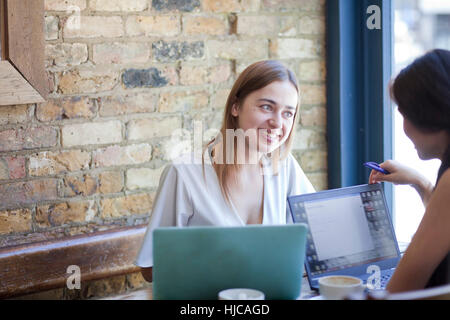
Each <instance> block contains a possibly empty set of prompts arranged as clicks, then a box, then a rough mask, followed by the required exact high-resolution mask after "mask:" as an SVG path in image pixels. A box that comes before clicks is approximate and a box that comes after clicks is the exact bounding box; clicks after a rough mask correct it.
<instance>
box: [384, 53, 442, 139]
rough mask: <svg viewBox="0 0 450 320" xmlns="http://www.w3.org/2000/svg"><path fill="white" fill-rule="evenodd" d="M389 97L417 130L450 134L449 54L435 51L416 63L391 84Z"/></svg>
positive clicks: (403, 71) (420, 58) (404, 70)
mask: <svg viewBox="0 0 450 320" xmlns="http://www.w3.org/2000/svg"><path fill="white" fill-rule="evenodd" d="M390 94H391V98H392V99H393V100H394V102H396V104H397V106H398V111H399V112H400V113H401V114H402V116H403V117H405V118H407V119H408V120H409V121H410V122H411V123H412V124H414V125H415V126H416V127H417V128H418V129H420V130H422V131H424V132H436V131H440V130H447V131H450V51H448V50H441V49H435V50H433V51H430V52H428V53H427V54H425V55H424V56H422V57H419V58H418V59H416V60H415V61H414V62H413V63H411V64H410V65H409V66H407V67H406V68H404V69H403V70H402V71H401V72H400V73H399V74H398V76H397V77H396V78H395V79H394V81H393V82H391V85H390Z"/></svg>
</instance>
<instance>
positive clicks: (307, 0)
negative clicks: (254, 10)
mask: <svg viewBox="0 0 450 320" xmlns="http://www.w3.org/2000/svg"><path fill="white" fill-rule="evenodd" d="M324 7H325V0H261V9H263V10H269V11H280V12H286V11H292V10H305V11H322V10H324Z"/></svg>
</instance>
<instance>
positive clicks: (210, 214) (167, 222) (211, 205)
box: [135, 154, 315, 268]
mask: <svg viewBox="0 0 450 320" xmlns="http://www.w3.org/2000/svg"><path fill="white" fill-rule="evenodd" d="M186 159H188V158H183V159H181V160H180V159H179V160H178V161H176V162H173V163H171V164H169V165H167V166H166V167H165V168H164V171H163V172H162V174H161V178H160V181H159V187H158V191H157V194H156V199H155V202H154V205H153V211H152V214H151V217H150V222H149V225H148V227H147V231H146V233H145V236H144V241H143V244H142V246H141V249H140V252H139V254H138V256H137V259H136V261H135V264H136V265H137V266H140V267H143V268H147V267H151V266H153V252H152V251H153V250H152V249H153V248H152V233H153V230H154V229H155V228H157V227H169V226H177V227H186V226H224V227H227V226H245V222H244V221H243V220H242V219H241V217H240V215H239V214H238V212H237V210H236V209H235V207H234V205H233V204H232V203H231V207H230V205H228V203H227V202H226V200H225V198H224V197H223V195H222V191H221V189H220V186H219V180H218V178H217V175H216V172H215V171H214V168H213V166H212V165H211V159H207V157H205V178H206V179H204V177H203V172H202V171H203V170H202V164H201V159H200V160H199V159H197V161H195V162H194V161H186ZM190 159H191V158H190V156H189V160H190ZM263 177H264V179H263V180H264V182H263V186H264V200H263V221H262V224H265V225H282V224H287V223H292V217H291V214H290V210H289V207H288V205H287V197H288V196H291V195H298V194H304V193H313V192H315V190H314V187H313V186H312V184H311V183H310V182H309V180H308V178H307V177H306V175H305V174H304V172H303V170H302V169H301V168H300V166H299V164H298V163H297V161H296V160H295V158H294V157H293V156H292V155H291V154H289V156H288V157H287V158H286V159H285V160H284V161H280V163H279V172H278V175H273V174H272V173H271V170H270V169H269V170H265V174H264V176H263Z"/></svg>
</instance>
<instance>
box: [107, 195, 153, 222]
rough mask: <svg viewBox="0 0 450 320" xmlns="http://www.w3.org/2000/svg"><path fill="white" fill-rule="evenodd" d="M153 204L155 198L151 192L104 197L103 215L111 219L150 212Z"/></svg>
mask: <svg viewBox="0 0 450 320" xmlns="http://www.w3.org/2000/svg"><path fill="white" fill-rule="evenodd" d="M152 206H153V199H152V197H151V196H150V195H149V194H135V195H129V196H126V197H120V198H112V199H103V200H102V201H101V202H100V207H101V217H102V218H104V219H109V218H119V217H123V216H129V215H135V214H148V213H150V211H151V209H152Z"/></svg>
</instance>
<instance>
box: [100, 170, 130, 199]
mask: <svg viewBox="0 0 450 320" xmlns="http://www.w3.org/2000/svg"><path fill="white" fill-rule="evenodd" d="M98 185H99V191H100V193H103V194H105V193H116V192H121V191H122V189H123V186H124V181H123V175H122V173H121V172H117V171H106V172H102V173H101V174H100V175H99V183H98Z"/></svg>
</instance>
